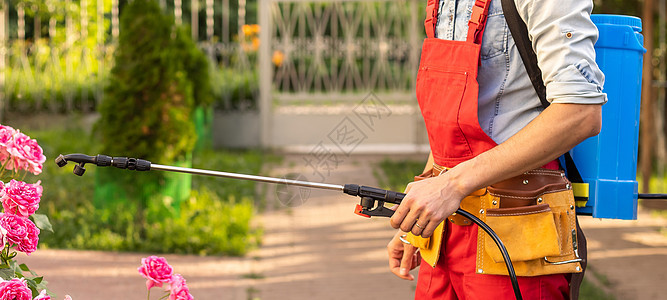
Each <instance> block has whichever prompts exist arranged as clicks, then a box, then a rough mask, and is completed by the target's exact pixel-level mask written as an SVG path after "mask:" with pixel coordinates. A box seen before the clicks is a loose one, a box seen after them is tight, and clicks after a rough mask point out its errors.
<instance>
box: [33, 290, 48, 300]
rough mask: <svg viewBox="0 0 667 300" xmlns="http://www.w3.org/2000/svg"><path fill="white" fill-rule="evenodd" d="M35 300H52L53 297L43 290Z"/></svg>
mask: <svg viewBox="0 0 667 300" xmlns="http://www.w3.org/2000/svg"><path fill="white" fill-rule="evenodd" d="M33 300H51V296H49V295H48V294H47V293H46V290H42V291H41V292H40V293H39V295H37V297H35V299H33Z"/></svg>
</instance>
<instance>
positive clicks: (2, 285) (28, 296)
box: [0, 278, 32, 300]
mask: <svg viewBox="0 0 667 300" xmlns="http://www.w3.org/2000/svg"><path fill="white" fill-rule="evenodd" d="M0 300H32V292H31V291H30V289H29V288H28V286H27V285H26V283H25V280H23V279H18V278H14V279H12V280H10V281H3V282H0Z"/></svg>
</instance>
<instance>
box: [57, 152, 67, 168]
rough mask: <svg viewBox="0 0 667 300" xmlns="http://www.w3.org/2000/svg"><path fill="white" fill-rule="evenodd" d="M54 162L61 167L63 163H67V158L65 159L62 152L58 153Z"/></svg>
mask: <svg viewBox="0 0 667 300" xmlns="http://www.w3.org/2000/svg"><path fill="white" fill-rule="evenodd" d="M56 164H57V165H58V167H61V168H62V167H64V166H65V165H67V160H66V159H65V157H64V156H63V155H62V154H60V155H58V157H56Z"/></svg>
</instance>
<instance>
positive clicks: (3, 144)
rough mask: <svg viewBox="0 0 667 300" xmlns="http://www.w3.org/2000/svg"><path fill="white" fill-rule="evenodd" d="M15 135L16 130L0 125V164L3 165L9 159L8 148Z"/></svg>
mask: <svg viewBox="0 0 667 300" xmlns="http://www.w3.org/2000/svg"><path fill="white" fill-rule="evenodd" d="M14 134H16V130H15V129H14V128H11V127H9V126H4V125H0V163H2V164H3V165H4V164H5V161H6V160H7V158H8V157H9V151H8V150H7V147H8V145H9V142H10V141H11V140H12V138H13V137H14Z"/></svg>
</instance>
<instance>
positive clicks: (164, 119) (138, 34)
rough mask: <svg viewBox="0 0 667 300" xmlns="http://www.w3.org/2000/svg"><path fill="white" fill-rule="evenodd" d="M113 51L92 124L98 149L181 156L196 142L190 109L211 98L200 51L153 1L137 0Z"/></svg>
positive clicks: (168, 158)
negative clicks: (97, 116)
mask: <svg viewBox="0 0 667 300" xmlns="http://www.w3.org/2000/svg"><path fill="white" fill-rule="evenodd" d="M114 55H115V57H114V59H115V62H114V67H113V69H112V70H111V75H110V79H109V84H108V86H107V88H106V89H105V97H104V100H103V101H102V103H101V104H100V108H99V111H100V115H101V119H100V121H99V122H98V124H97V125H96V130H97V132H99V135H100V137H101V138H102V151H103V152H105V153H124V154H125V155H129V156H134V157H142V158H144V159H148V160H150V161H159V162H162V163H165V164H169V163H172V162H174V161H176V160H179V159H184V158H185V156H186V155H187V154H188V153H190V152H191V151H192V149H193V147H194V143H195V132H194V124H193V122H192V113H193V109H194V107H195V105H196V104H205V103H209V102H210V88H208V86H209V84H210V83H209V79H208V65H207V63H206V61H205V58H204V57H203V54H202V53H201V51H200V50H199V49H198V48H197V47H196V45H195V44H194V42H192V40H190V37H189V34H188V33H187V32H186V30H184V28H181V27H177V26H176V25H175V23H174V19H173V17H172V16H171V15H169V14H166V13H165V12H163V11H162V10H161V9H160V6H159V5H158V3H157V2H156V1H151V0H136V1H133V2H131V3H130V4H128V5H127V6H126V7H125V9H124V10H123V13H122V16H121V22H120V37H119V42H118V48H117V49H116V51H115V53H114ZM195 96H200V99H199V100H198V101H197V100H195Z"/></svg>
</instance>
